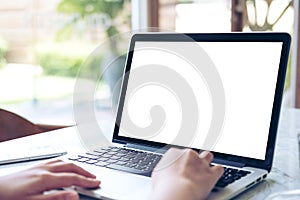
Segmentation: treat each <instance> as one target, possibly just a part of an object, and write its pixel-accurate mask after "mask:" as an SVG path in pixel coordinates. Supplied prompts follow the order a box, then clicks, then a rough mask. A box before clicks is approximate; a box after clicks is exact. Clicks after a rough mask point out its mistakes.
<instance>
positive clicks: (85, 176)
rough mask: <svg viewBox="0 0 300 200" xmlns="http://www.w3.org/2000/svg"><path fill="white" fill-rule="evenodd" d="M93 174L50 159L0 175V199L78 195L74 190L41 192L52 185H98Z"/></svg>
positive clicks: (44, 199)
mask: <svg viewBox="0 0 300 200" xmlns="http://www.w3.org/2000/svg"><path fill="white" fill-rule="evenodd" d="M95 178H96V176H94V175H93V174H91V173H89V172H87V171H85V170H84V169H82V168H81V167H78V166H77V165H75V164H72V163H66V162H63V161H61V160H55V161H50V162H48V163H45V164H40V165H37V166H35V167H32V168H30V169H27V170H24V171H20V172H17V173H14V174H10V175H7V176H3V177H1V178H0V199H5V200H15V199H26V200H37V199H38V200H54V199H55V200H60V199H72V200H73V199H79V196H78V194H77V193H76V192H75V191H63V190H62V191H58V192H53V193H48V194H44V192H45V191H49V190H52V189H57V188H63V187H69V186H73V185H75V186H81V187H87V188H95V187H99V184H100V181H98V180H96V179H95Z"/></svg>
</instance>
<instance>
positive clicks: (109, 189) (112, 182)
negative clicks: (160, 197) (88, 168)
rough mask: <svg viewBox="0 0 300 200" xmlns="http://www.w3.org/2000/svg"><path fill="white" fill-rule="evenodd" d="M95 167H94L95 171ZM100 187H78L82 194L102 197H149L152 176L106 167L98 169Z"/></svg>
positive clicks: (131, 199) (132, 199)
mask: <svg viewBox="0 0 300 200" xmlns="http://www.w3.org/2000/svg"><path fill="white" fill-rule="evenodd" d="M94 170H95V169H93V172H95V171H94ZM97 172H98V173H94V174H97V179H99V180H100V181H101V184H100V188H98V189H83V188H80V187H78V188H76V190H77V191H78V192H79V193H80V194H84V195H87V196H92V197H96V198H99V199H100V198H101V199H130V200H134V199H139V200H140V199H149V193H150V191H151V178H149V177H144V176H139V175H134V174H130V173H126V172H119V171H115V170H110V169H106V168H101V169H97Z"/></svg>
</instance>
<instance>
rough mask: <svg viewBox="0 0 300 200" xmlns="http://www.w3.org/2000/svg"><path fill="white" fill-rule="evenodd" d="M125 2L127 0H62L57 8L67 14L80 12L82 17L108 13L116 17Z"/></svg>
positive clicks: (111, 16) (112, 17)
mask: <svg viewBox="0 0 300 200" xmlns="http://www.w3.org/2000/svg"><path fill="white" fill-rule="evenodd" d="M124 2H125V0H62V1H61V2H60V3H59V4H58V7H57V10H58V11H59V12H62V13H66V14H80V15H81V17H85V16H88V15H91V14H95V13H96V14H97V13H98V14H99V13H106V14H108V15H109V16H110V18H111V19H114V18H115V17H116V16H117V15H118V13H119V11H120V10H122V9H123V7H124Z"/></svg>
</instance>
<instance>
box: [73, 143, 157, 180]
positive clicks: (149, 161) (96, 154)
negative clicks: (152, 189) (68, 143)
mask: <svg viewBox="0 0 300 200" xmlns="http://www.w3.org/2000/svg"><path fill="white" fill-rule="evenodd" d="M161 157H162V155H158V154H154V153H150V152H143V151H137V150H133V149H126V148H120V147H104V148H101V149H99V150H94V151H91V152H87V153H85V154H82V155H77V156H75V157H72V158H69V159H70V160H73V161H78V162H84V163H87V164H91V165H95V166H99V167H106V168H110V169H115V170H120V171H126V172H130V173H134V174H140V175H145V176H149V177H150V176H151V173H152V171H153V169H154V167H155V166H156V164H157V163H158V162H159V160H160V159H161Z"/></svg>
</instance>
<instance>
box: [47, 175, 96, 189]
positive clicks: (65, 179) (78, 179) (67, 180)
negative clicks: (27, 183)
mask: <svg viewBox="0 0 300 200" xmlns="http://www.w3.org/2000/svg"><path fill="white" fill-rule="evenodd" d="M44 179H45V180H46V181H44V184H43V188H42V191H47V190H51V189H56V188H63V187H70V186H73V185H75V186H81V187H85V188H96V187H99V185H100V181H99V180H96V179H92V178H87V177H84V176H81V175H78V174H74V173H50V175H47V176H46V177H44Z"/></svg>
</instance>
